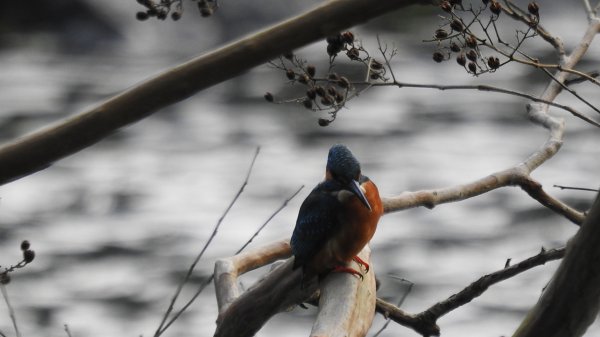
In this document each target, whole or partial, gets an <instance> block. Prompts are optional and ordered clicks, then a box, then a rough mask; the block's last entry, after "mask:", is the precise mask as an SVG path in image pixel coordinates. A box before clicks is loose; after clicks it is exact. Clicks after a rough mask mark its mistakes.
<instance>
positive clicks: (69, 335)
mask: <svg viewBox="0 0 600 337" xmlns="http://www.w3.org/2000/svg"><path fill="white" fill-rule="evenodd" d="M65 333H66V334H67V337H73V335H71V330H70V329H69V325H68V324H65Z"/></svg>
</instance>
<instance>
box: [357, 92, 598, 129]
mask: <svg viewBox="0 0 600 337" xmlns="http://www.w3.org/2000/svg"><path fill="white" fill-rule="evenodd" d="M356 84H371V85H372V86H374V87H382V86H397V87H398V88H427V89H438V90H479V91H491V92H497V93H502V94H507V95H513V96H519V97H523V98H527V99H528V100H530V101H533V102H539V103H544V104H548V105H552V106H554V107H557V108H560V109H563V110H565V111H568V112H570V113H571V114H572V115H573V116H575V117H577V118H579V119H582V120H584V121H586V122H588V123H590V124H592V125H594V126H596V127H599V128H600V123H598V122H596V121H595V120H593V119H591V118H590V117H588V116H586V115H584V114H582V113H581V112H579V111H577V110H575V109H573V108H571V107H570V106H567V105H563V104H559V103H555V102H552V101H548V100H545V99H541V98H538V97H535V96H533V95H530V94H526V93H522V92H518V91H515V90H510V89H504V88H498V87H494V86H490V85H440V84H416V83H405V82H398V81H394V82H388V83H356Z"/></svg>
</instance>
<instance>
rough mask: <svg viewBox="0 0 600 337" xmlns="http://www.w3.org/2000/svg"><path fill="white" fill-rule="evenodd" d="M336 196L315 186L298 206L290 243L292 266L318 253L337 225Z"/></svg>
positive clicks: (301, 263)
mask: <svg viewBox="0 0 600 337" xmlns="http://www.w3.org/2000/svg"><path fill="white" fill-rule="evenodd" d="M339 207H340V205H339V202H338V200H337V198H335V197H334V196H333V195H331V193H329V192H328V191H326V190H323V187H322V186H321V185H319V186H317V187H316V188H315V189H314V190H313V191H312V192H311V193H310V194H309V195H308V197H307V198H306V200H304V202H303V203H302V206H301V207H300V212H299V214H298V220H296V227H295V228H294V233H293V234H292V239H291V240H290V244H291V246H292V253H293V254H294V256H295V260H294V268H298V267H300V266H303V265H304V264H306V263H307V262H308V261H309V260H310V258H311V257H313V256H314V255H315V254H317V253H318V251H319V250H320V249H321V248H322V247H323V245H324V244H325V242H326V241H327V239H328V238H330V237H332V235H333V233H335V231H336V230H337V228H338V227H339V226H338V224H339V220H338V219H337V213H338V208H339Z"/></svg>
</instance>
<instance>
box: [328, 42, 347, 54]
mask: <svg viewBox="0 0 600 337" xmlns="http://www.w3.org/2000/svg"><path fill="white" fill-rule="evenodd" d="M342 48H343V45H337V44H328V45H327V54H328V55H329V56H336V55H337V54H338V53H339V52H341V51H342Z"/></svg>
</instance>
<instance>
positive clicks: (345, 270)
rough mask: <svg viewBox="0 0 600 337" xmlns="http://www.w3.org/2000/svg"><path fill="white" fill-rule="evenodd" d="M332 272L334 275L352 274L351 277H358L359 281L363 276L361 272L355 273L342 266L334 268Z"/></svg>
mask: <svg viewBox="0 0 600 337" xmlns="http://www.w3.org/2000/svg"><path fill="white" fill-rule="evenodd" d="M332 272H334V273H348V274H352V275H356V276H358V277H360V279H361V281H362V280H363V275H362V273H361V272H359V271H356V270H354V269H352V268H350V267H344V266H335V267H334V268H333V270H332Z"/></svg>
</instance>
